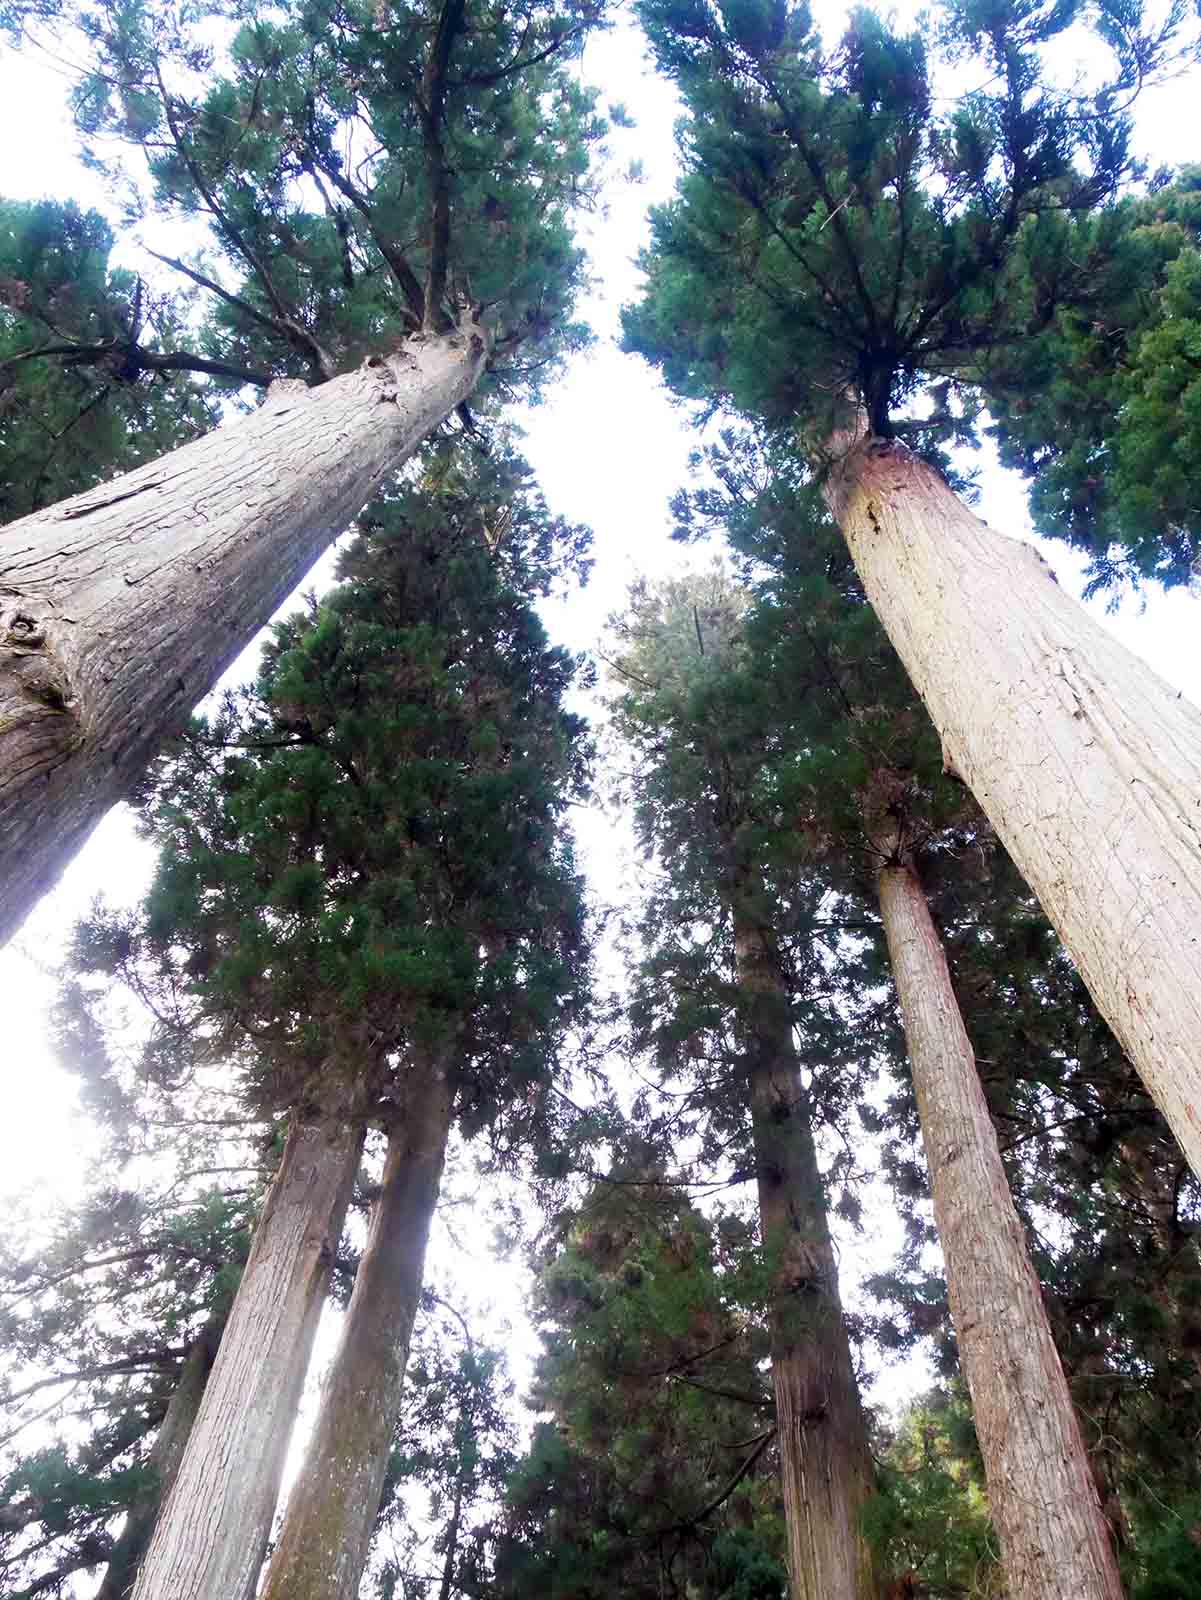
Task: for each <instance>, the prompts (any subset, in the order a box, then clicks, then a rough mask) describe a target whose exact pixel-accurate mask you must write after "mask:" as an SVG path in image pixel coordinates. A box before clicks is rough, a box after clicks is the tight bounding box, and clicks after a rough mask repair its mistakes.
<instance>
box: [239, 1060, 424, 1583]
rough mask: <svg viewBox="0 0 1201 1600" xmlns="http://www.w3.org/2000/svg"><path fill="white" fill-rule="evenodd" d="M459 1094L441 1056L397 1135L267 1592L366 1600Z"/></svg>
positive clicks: (419, 1079)
mask: <svg viewBox="0 0 1201 1600" xmlns="http://www.w3.org/2000/svg"><path fill="white" fill-rule="evenodd" d="M453 1099H454V1093H453V1087H452V1084H451V1081H450V1070H449V1066H448V1063H447V1060H446V1059H445V1058H444V1057H441V1058H433V1059H431V1060H429V1061H428V1062H427V1063H426V1064H425V1070H423V1071H422V1072H421V1073H420V1074H419V1076H415V1080H414V1089H413V1092H411V1093H410V1095H409V1096H408V1098H407V1103H406V1106H405V1112H404V1117H403V1121H402V1123H401V1125H400V1126H399V1127H398V1128H397V1129H396V1131H395V1132H394V1133H393V1135H392V1136H391V1138H390V1139H389V1141H388V1152H387V1156H386V1158H385V1163H384V1176H383V1184H382V1187H381V1190H380V1195H379V1198H378V1200H377V1201H376V1204H375V1211H374V1213H373V1215H372V1218H371V1229H370V1233H369V1236H368V1240H367V1248H366V1250H365V1251H364V1253H363V1258H362V1260H361V1261H360V1262H359V1269H358V1272H357V1273H356V1274H355V1282H354V1293H353V1294H352V1295H351V1299H350V1305H349V1307H348V1308H347V1312H346V1318H345V1321H344V1323H343V1326H342V1336H341V1339H340V1340H339V1342H338V1348H337V1352H336V1353H335V1355H334V1359H333V1363H332V1365H331V1367H330V1369H329V1372H328V1374H327V1376H326V1379H325V1387H324V1389H323V1391H322V1395H321V1403H320V1408H319V1411H318V1415H317V1423H316V1427H315V1428H314V1430H313V1437H312V1439H311V1440H310V1442H309V1447H308V1450H307V1451H306V1453H305V1458H304V1464H303V1466H302V1468H301V1471H300V1475H299V1477H298V1478H297V1480H296V1482H295V1484H294V1485H293V1487H292V1491H291V1493H290V1494H289V1496H288V1502H287V1509H286V1511H285V1513H284V1522H283V1527H282V1528H281V1530H280V1535H279V1541H278V1543H277V1545H276V1547H275V1553H274V1555H273V1556H272V1558H271V1565H270V1566H269V1568H268V1569H267V1577H266V1580H265V1582H264V1584H263V1589H262V1595H261V1600H355V1596H356V1595H357V1594H358V1592H359V1581H360V1579H361V1577H362V1574H363V1568H364V1567H365V1566H366V1563H367V1554H368V1549H369V1547H370V1544H371V1531H372V1527H373V1526H374V1523H375V1514H376V1510H377V1509H378V1506H379V1500H380V1493H381V1491H382V1489H383V1483H384V1473H385V1470H386V1468H387V1465H388V1456H389V1453H390V1450H391V1446H392V1436H393V1430H394V1429H395V1426H396V1416H397V1412H398V1411H399V1408H400V1396H401V1389H402V1387H403V1384H404V1375H405V1367H406V1365H407V1364H408V1359H409V1344H410V1341H411V1339H412V1334H413V1320H414V1318H415V1317H416V1315H417V1304H418V1301H419V1299H420V1297H421V1285H422V1279H423V1277H424V1274H425V1248H426V1244H427V1242H428V1239H429V1231H430V1223H431V1221H432V1219H433V1215H434V1207H435V1205H436V1204H437V1200H438V1188H439V1185H440V1184H441V1181H442V1166H443V1162H444V1161H445V1159H446V1141H447V1138H448V1135H449V1132H450V1122H451V1110H452V1105H453Z"/></svg>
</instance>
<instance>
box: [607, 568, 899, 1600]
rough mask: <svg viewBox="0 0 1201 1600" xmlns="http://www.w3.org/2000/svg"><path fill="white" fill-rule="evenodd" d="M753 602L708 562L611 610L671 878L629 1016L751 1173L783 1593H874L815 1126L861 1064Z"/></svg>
mask: <svg viewBox="0 0 1201 1600" xmlns="http://www.w3.org/2000/svg"><path fill="white" fill-rule="evenodd" d="M744 606H745V601H744V599H743V598H742V597H741V596H740V595H739V593H738V591H737V589H736V586H734V585H733V583H732V582H731V580H730V579H729V577H728V576H727V575H726V574H725V573H723V572H722V571H721V570H720V569H714V570H713V571H712V572H711V573H709V574H705V575H701V576H699V577H694V578H692V579H680V580H675V581H669V582H668V583H666V584H664V585H663V586H661V587H660V588H659V589H652V588H650V587H649V586H647V585H640V586H636V587H635V588H634V590H633V591H632V593H631V605H630V609H629V611H628V612H627V614H626V615H625V616H624V617H622V618H620V619H617V621H616V622H615V632H616V634H617V640H618V647H617V655H616V658H615V660H614V666H615V669H616V672H617V674H618V676H619V679H620V682H621V685H622V691H621V693H620V695H619V696H617V697H615V699H614V701H613V712H614V726H615V729H616V731H617V732H618V734H619V735H620V737H621V738H622V739H623V740H624V741H625V742H626V744H627V745H628V747H629V750H630V753H631V757H632V772H631V774H630V776H629V777H628V778H627V780H626V785H627V792H628V795H629V799H630V800H631V801H632V804H633V809H634V815H635V826H636V828H637V830H638V833H639V837H640V842H641V844H642V846H643V848H644V850H646V851H647V853H648V855H650V854H651V853H652V852H653V860H654V863H655V866H656V867H658V868H659V870H660V871H661V872H662V874H663V878H662V885H661V888H659V889H657V890H656V891H652V893H651V894H649V895H648V896H647V898H646V901H645V904H644V906H643V908H642V915H641V917H640V923H641V927H640V932H641V936H642V941H643V944H644V947H645V950H646V956H645V959H644V961H643V962H642V963H641V965H640V971H639V972H638V974H637V978H636V981H635V987H634V994H633V1000H632V1005H631V1021H632V1027H633V1032H634V1036H635V1038H636V1039H637V1040H638V1041H639V1042H640V1043H641V1044H642V1045H643V1047H649V1048H651V1049H652V1050H653V1051H654V1052H655V1053H656V1054H657V1055H658V1058H659V1065H660V1070H661V1071H664V1072H666V1073H667V1074H668V1075H669V1076H673V1077H674V1075H675V1073H676V1072H678V1071H683V1072H684V1073H687V1074H688V1075H689V1076H692V1074H695V1080H694V1082H695V1087H693V1086H692V1085H690V1086H689V1088H688V1090H686V1091H685V1092H684V1098H683V1101H682V1104H681V1106H680V1111H681V1113H685V1112H688V1113H690V1114H691V1116H692V1117H693V1118H695V1117H697V1115H698V1114H699V1115H700V1116H701V1117H702V1118H703V1120H704V1121H706V1122H708V1123H709V1126H710V1134H709V1141H708V1145H707V1151H708V1152H712V1153H716V1152H717V1151H721V1152H722V1155H723V1156H724V1158H725V1159H727V1160H729V1159H731V1158H732V1159H733V1166H734V1170H735V1172H741V1173H743V1174H745V1175H749V1174H752V1173H753V1174H754V1176H755V1180H756V1185H757V1192H758V1203H759V1217H760V1225H761V1229H762V1247H763V1251H764V1258H765V1261H766V1263H768V1266H767V1267H766V1269H765V1270H767V1271H768V1272H769V1273H770V1275H771V1277H772V1282H773V1285H774V1288H773V1293H772V1373H773V1382H774V1384H775V1390H776V1407H777V1413H778V1419H779V1428H780V1451H781V1465H782V1471H783V1483H784V1508H785V1516H786V1519H787V1527H788V1537H789V1571H790V1575H791V1581H792V1585H793V1592H794V1594H795V1595H797V1596H807V1595H810V1594H812V1595H822V1594H829V1595H831V1596H833V1595H839V1596H843V1595H845V1596H848V1597H850V1596H855V1597H858V1596H862V1595H869V1594H871V1593H873V1592H874V1587H875V1579H874V1576H873V1574H872V1571H871V1563H870V1556H869V1552H868V1551H867V1549H866V1546H865V1545H864V1544H863V1541H862V1537H861V1533H860V1527H859V1523H860V1512H861V1508H862V1505H863V1503H864V1502H865V1501H866V1499H867V1498H868V1497H869V1495H870V1493H871V1486H872V1478H873V1472H872V1466H871V1460H870V1456H869V1453H868V1445H867V1433H866V1428H865V1424H864V1420H863V1416H862V1413H861V1410H860V1407H859V1399H858V1394H857V1391H856V1386H855V1376H854V1370H853V1364H852V1358H851V1352H850V1347H849V1343H848V1339H847V1330H846V1327H845V1324H844V1322H843V1318H842V1312H841V1305H840V1301H839V1292H838V1274H837V1268H836V1264H835V1257H834V1251H833V1246H832V1243H831V1239H830V1232H829V1220H828V1216H827V1201H826V1195H825V1189H824V1185H823V1178H822V1173H821V1169H820V1167H819V1165H818V1160H817V1152H816V1148H815V1144H814V1131H815V1128H816V1126H818V1125H819V1123H820V1122H821V1121H823V1120H824V1119H825V1118H826V1117H827V1116H829V1115H830V1111H829V1109H828V1108H829V1107H830V1106H832V1105H834V1104H836V1103H837V1101H838V1098H839V1096H840V1094H842V1093H845V1091H846V1086H847V1082H848V1079H849V1080H850V1081H852V1082H853V1081H854V1079H855V1076H856V1072H857V1069H858V1068H859V1067H860V1066H861V1058H859V1051H858V1047H857V1046H855V1045H852V1044H851V1043H850V1035H849V1033H848V1032H847V1031H846V1030H845V1028H844V1025H843V1023H842V1020H841V1017H840V1015H839V1014H838V1012H837V1011H836V1010H835V1008H833V1007H832V1006H831V1004H830V993H829V989H830V986H829V983H828V981H827V978H826V974H825V972H824V970H823V966H822V961H821V956H820V944H819V942H818V940H817V939H816V938H815V937H814V928H815V924H817V923H819V922H820V921H821V919H822V917H823V910H824V905H825V901H826V885H825V884H824V882H822V881H820V880H818V879H815V878H814V877H813V876H812V875H809V874H805V873H803V872H801V871H800V870H799V869H800V867H801V864H802V862H803V860H804V857H805V854H806V849H805V844H804V841H803V838H802V835H801V833H800V832H799V830H789V829H787V827H785V828H781V827H780V819H779V816H778V814H777V812H776V810H775V808H774V806H773V804H772V803H771V798H770V797H771V785H770V778H769V776H766V775H767V774H770V771H771V767H772V762H773V760H774V759H776V758H778V756H779V752H780V742H779V741H778V738H777V734H778V722H777V720H776V719H775V718H774V716H773V712H772V710H771V709H770V708H769V704H768V698H767V697H772V696H778V693H779V691H778V686H777V685H775V684H773V683H771V682H768V681H766V680H764V679H762V678H761V677H759V676H758V675H756V674H755V673H754V672H752V671H748V670H746V663H745V661H744V660H743V659H742V647H741V642H740V634H741V614H742V611H743V609H744ZM851 1003H852V1004H853V1002H851ZM798 1036H799V1037H800V1038H801V1039H803V1041H804V1043H803V1045H802V1046H801V1047H800V1052H799V1053H798V1045H797V1042H796V1041H797V1037H798ZM802 1062H803V1063H804V1065H805V1066H806V1067H808V1068H809V1069H810V1071H811V1072H812V1073H813V1082H812V1084H811V1085H810V1086H808V1087H806V1086H805V1085H804V1083H803V1081H802V1078H801V1065H802ZM748 1114H749V1115H748ZM748 1135H749V1136H750V1144H749V1147H748V1144H747V1138H748ZM735 1152H737V1154H735ZM814 1485H821V1486H822V1488H820V1489H815V1488H814Z"/></svg>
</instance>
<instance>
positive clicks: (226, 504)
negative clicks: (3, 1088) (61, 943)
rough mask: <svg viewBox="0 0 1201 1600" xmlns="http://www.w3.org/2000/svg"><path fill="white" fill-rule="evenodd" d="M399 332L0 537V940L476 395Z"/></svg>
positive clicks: (464, 375) (447, 357) (470, 337)
mask: <svg viewBox="0 0 1201 1600" xmlns="http://www.w3.org/2000/svg"><path fill="white" fill-rule="evenodd" d="M486 359H487V348H486V340H485V338H484V337H483V336H482V334H481V332H480V330H479V329H477V328H475V327H474V326H469V327H468V328H466V329H465V330H464V331H461V332H456V333H453V334H448V335H444V336H440V337H438V338H429V339H413V340H410V341H409V342H408V343H407V344H406V345H405V346H404V348H403V349H402V350H401V351H400V352H399V353H397V354H395V355H391V356H388V357H387V358H384V359H381V360H379V361H377V362H374V363H368V364H367V365H366V366H363V367H360V368H358V369H357V370H356V371H354V372H348V373H346V374H344V375H343V376H342V377H339V378H334V379H332V380H331V381H330V382H329V383H325V384H322V385H321V386H320V387H318V388H316V389H307V388H305V387H304V385H302V384H298V383H297V384H273V385H272V387H271V389H270V391H269V392H268V395H267V398H266V400H265V401H264V403H263V405H262V407H261V409H260V410H258V411H256V412H255V413H254V415H253V416H251V417H248V418H247V419H246V420H244V421H241V422H237V423H233V424H231V425H230V426H228V427H224V428H219V429H217V430H216V431H215V432H214V433H210V434H208V435H206V436H205V437H204V438H203V439H198V440H196V441H195V442H194V443H192V444H188V445H184V446H182V447H181V448H180V449H178V450H173V451H172V452H171V453H170V454H168V455H165V456H163V457H161V458H160V459H159V460H158V461H155V462H152V463H151V464H149V465H148V466H144V467H139V468H137V469H136V471H133V472H129V473H126V474H125V476H124V477H120V478H116V479H114V480H113V481H112V482H111V483H107V484H104V485H103V486H102V487H100V488H98V489H90V490H89V491H88V492H87V493H86V494H81V495H76V496H75V497H74V498H73V499H71V500H64V501H62V502H61V503H60V504H59V505H56V506H52V507H50V509H49V510H47V511H39V512H36V513H35V514H34V515H32V516H29V517H23V518H22V519H21V520H20V521H18V522H13V523H10V524H9V525H8V526H7V527H6V528H3V529H0V943H2V942H3V941H4V940H5V939H7V938H8V937H9V935H10V934H11V933H12V932H13V931H14V930H15V928H16V927H17V926H18V925H19V923H20V922H21V920H22V918H23V917H24V916H25V914H26V913H27V912H28V911H29V910H30V909H31V908H32V906H33V905H34V903H35V901H36V900H37V899H38V897H39V896H40V895H41V894H43V893H44V892H45V891H46V890H47V889H49V888H51V887H52V886H53V884H54V883H55V882H56V881H57V879H58V876H59V874H60V873H61V872H62V870H63V868H64V867H65V866H66V865H67V863H68V862H69V861H70V859H71V857H72V856H73V855H74V853H75V852H76V851H77V850H78V849H79V847H80V845H81V844H82V843H83V841H84V840H85V839H86V837H87V835H88V833H89V832H90V831H91V829H92V827H93V826H94V825H95V824H96V823H97V822H98V821H99V819H100V818H101V817H102V816H103V815H104V813H105V811H107V810H108V809H109V807H111V806H112V805H114V804H115V803H116V802H117V801H118V800H120V799H121V798H122V797H123V796H124V795H126V794H127V793H128V792H129V789H130V787H131V785H132V784H133V783H134V781H135V780H136V779H137V778H138V777H139V776H140V774H141V773H142V771H143V770H144V768H145V766H146V763H147V762H148V761H149V760H150V758H151V757H152V756H153V755H154V754H155V752H156V751H157V750H158V749H159V748H160V747H161V745H162V744H163V742H164V741H165V740H166V739H167V738H168V737H169V736H170V735H171V734H172V733H173V732H174V731H175V730H176V729H178V728H179V727H180V726H181V725H182V723H183V722H184V720H185V719H186V718H187V716H188V715H189V714H190V712H191V710H192V708H193V706H195V705H196V703H197V701H199V700H200V699H201V698H202V697H203V696H204V695H205V694H206V693H207V692H208V690H209V689H210V688H211V687H212V685H213V683H214V682H215V681H216V679H217V678H218V677H219V676H220V675H221V673H222V672H223V671H224V670H225V668H226V667H227V666H229V664H230V663H231V662H232V661H233V659H234V657H235V656H236V655H237V654H238V652H239V651H240V650H241V649H242V648H243V647H244V646H245V645H246V644H248V643H249V642H250V640H251V639H252V638H253V637H254V635H255V633H256V632H257V631H258V630H259V629H260V628H261V627H262V626H263V625H264V624H265V623H266V622H267V620H268V618H269V617H270V616H271V614H272V612H273V611H275V610H276V608H277V607H278V606H279V605H280V604H281V603H282V602H283V601H284V600H285V599H286V598H287V596H288V595H289V594H290V593H291V592H292V590H293V589H294V588H295V587H296V585H297V584H298V583H299V582H300V580H301V579H302V578H303V577H304V575H305V573H306V572H307V571H308V570H309V568H310V567H311V566H312V564H313V562H314V561H315V560H316V559H317V557H318V556H319V555H320V554H321V552H322V550H324V549H325V547H326V545H328V544H329V543H330V541H331V540H332V539H334V538H336V536H337V535H338V534H340V533H341V532H343V530H344V529H345V528H346V527H347V526H348V525H349V523H350V522H351V520H352V519H353V517H354V516H355V515H356V514H357V512H358V511H360V510H361V508H362V507H363V505H364V503H365V502H366V501H367V500H368V498H369V497H370V496H371V494H372V493H373V491H374V490H375V489H376V487H377V486H378V485H379V483H380V482H381V480H382V479H383V478H384V476H385V475H386V474H387V473H388V472H389V471H391V470H392V469H393V468H395V467H398V466H399V465H400V464H401V463H402V462H403V461H404V460H405V458H406V457H407V456H409V455H410V454H411V453H412V451H413V450H414V449H415V448H416V447H417V445H419V444H420V442H421V441H422V439H424V438H425V437H426V435H427V434H429V433H430V432H431V431H432V430H433V429H434V428H435V427H437V425H438V424H439V423H440V422H441V421H442V420H443V418H444V417H445V416H447V414H448V413H449V412H451V411H452V410H453V409H454V408H455V406H456V405H458V404H459V403H460V402H461V401H462V400H464V399H465V398H466V397H467V395H469V394H470V393H471V391H472V389H473V388H474V386H475V384H476V382H477V380H478V378H479V376H480V374H481V372H482V371H483V369H484V364H485V362H486Z"/></svg>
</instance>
